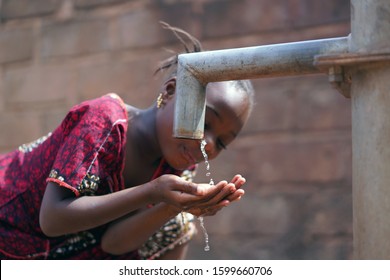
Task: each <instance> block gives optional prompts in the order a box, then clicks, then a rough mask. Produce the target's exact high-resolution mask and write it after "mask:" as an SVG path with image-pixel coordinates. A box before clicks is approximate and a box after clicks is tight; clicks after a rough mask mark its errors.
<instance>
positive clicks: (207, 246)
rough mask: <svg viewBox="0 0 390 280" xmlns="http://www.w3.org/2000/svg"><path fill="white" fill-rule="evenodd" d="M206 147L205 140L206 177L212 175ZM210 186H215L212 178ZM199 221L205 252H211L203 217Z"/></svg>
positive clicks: (203, 149) (202, 148)
mask: <svg viewBox="0 0 390 280" xmlns="http://www.w3.org/2000/svg"><path fill="white" fill-rule="evenodd" d="M206 145H207V142H206V140H204V139H203V140H202V141H201V142H200V150H201V151H202V155H203V157H204V162H205V164H206V176H210V175H211V173H210V163H209V158H208V156H207V153H206V149H205V147H206ZM209 184H210V185H211V186H213V185H214V181H213V179H212V178H210V183H209ZM198 220H199V223H200V227H201V228H202V231H203V235H204V240H205V243H206V245H205V247H204V250H205V251H210V245H209V235H208V233H207V230H206V227H205V225H204V220H203V217H202V216H200V217H198Z"/></svg>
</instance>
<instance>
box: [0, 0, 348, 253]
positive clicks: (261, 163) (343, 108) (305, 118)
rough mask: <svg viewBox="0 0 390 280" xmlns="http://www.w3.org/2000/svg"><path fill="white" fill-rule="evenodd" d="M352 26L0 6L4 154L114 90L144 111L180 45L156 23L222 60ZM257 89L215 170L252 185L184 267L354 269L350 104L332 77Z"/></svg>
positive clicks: (343, 21)
mask: <svg viewBox="0 0 390 280" xmlns="http://www.w3.org/2000/svg"><path fill="white" fill-rule="evenodd" d="M349 17H350V7H349V1H347V0H342V1H340V0H338V1H336V0H329V1H321V0H274V1H272V4H271V3H270V1H265V0H155V1H152V0H149V1H148V0H131V1H125V0H35V1H29V0H2V1H0V20H1V22H0V131H1V133H0V152H5V151H9V150H11V149H13V148H15V147H16V146H18V145H20V144H22V143H25V142H29V141H31V140H34V139H36V138H38V137H40V136H41V135H43V134H46V133H47V132H49V131H50V130H52V129H53V128H54V127H56V125H58V123H59V122H60V121H61V119H62V118H63V117H64V115H65V114H66V112H67V110H68V109H69V108H70V107H71V106H72V105H74V104H76V103H78V102H80V101H82V100H85V99H87V98H93V97H97V96H100V95H101V94H104V93H106V92H117V93H118V94H120V95H121V96H122V97H123V98H124V99H125V101H126V102H128V103H130V104H133V105H136V106H139V107H147V106H149V104H151V102H153V100H154V98H155V96H156V95H157V92H158V86H159V82H160V80H159V79H158V78H154V77H152V73H153V71H154V69H155V67H156V65H157V63H158V61H160V60H161V59H163V58H166V57H167V56H168V53H167V52H166V51H165V50H164V49H163V48H175V49H176V47H177V45H176V43H175V40H174V38H173V36H172V35H171V34H170V33H169V32H167V31H164V30H163V29H162V28H161V27H160V26H159V23H158V21H159V20H164V21H167V22H169V23H170V24H172V25H176V26H179V27H182V28H184V29H186V30H188V31H189V32H191V33H192V34H194V35H195V36H197V37H198V38H200V39H201V41H202V42H203V45H204V47H205V48H206V49H222V48H233V47H246V46H255V45H263V44H271V43H282V42H290V41H301V40H308V39H317V38H328V37H337V36H346V35H347V34H348V33H349V30H350V26H349ZM253 82H254V85H255V88H256V92H257V93H256V107H255V110H254V112H253V115H252V116H251V118H250V120H249V122H248V124H247V125H246V127H245V128H244V131H243V133H242V134H241V135H240V136H239V138H238V139H237V141H235V142H234V143H233V144H232V145H231V146H229V148H228V151H227V152H225V153H224V154H222V155H221V157H220V158H219V159H216V160H215V161H213V162H212V163H211V171H212V174H213V178H214V179H215V180H220V179H228V178H230V177H231V176H232V175H233V174H235V173H241V174H243V175H244V176H245V177H246V178H247V181H248V183H247V185H246V187H245V188H246V191H247V194H246V196H245V197H244V198H243V199H242V201H241V202H240V203H236V204H235V205H232V206H231V207H229V208H227V209H225V210H224V211H223V212H222V213H220V214H219V215H218V216H215V217H210V218H206V219H205V222H206V227H207V229H208V231H209V236H210V245H211V248H212V249H211V251H210V252H204V251H203V245H204V240H203V235H202V234H201V233H199V234H198V235H197V237H196V239H195V241H194V242H193V243H192V245H191V248H190V251H189V258H192V259H349V258H351V256H352V255H351V254H352V205H351V204H352V202H351V200H352V199H351V134H350V129H351V120H350V101H349V100H347V99H345V98H344V97H342V96H341V95H340V94H339V93H338V92H337V91H336V90H334V89H332V87H331V86H330V85H329V83H328V82H327V77H326V76H325V75H311V76H300V77H288V78H272V79H258V80H254V81H253ZM197 179H198V180H206V178H205V177H204V172H203V171H202V169H201V170H200V171H199V175H198V177H197Z"/></svg>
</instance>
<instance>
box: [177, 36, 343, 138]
mask: <svg viewBox="0 0 390 280" xmlns="http://www.w3.org/2000/svg"><path fill="white" fill-rule="evenodd" d="M347 52H348V37H339V38H329V39H320V40H310V41H301V42H293V43H283V44H273V45H264V46H256V47H246V48H236V49H225V50H216V51H206V52H199V53H189V54H182V55H179V60H178V61H179V62H178V70H177V84H176V103H175V116H174V128H173V130H174V131H173V136H174V137H177V138H188V139H202V138H203V132H204V117H205V105H206V85H207V84H208V83H209V82H219V81H228V80H241V79H255V78H261V77H276V76H292V75H301V74H314V73H319V72H321V71H320V70H319V69H318V68H317V67H316V66H315V65H314V60H315V56H317V55H330V54H341V53H347Z"/></svg>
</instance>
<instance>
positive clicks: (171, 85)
mask: <svg viewBox="0 0 390 280" xmlns="http://www.w3.org/2000/svg"><path fill="white" fill-rule="evenodd" d="M162 92H163V95H164V100H169V99H171V98H172V97H173V96H174V95H175V93H176V77H172V78H170V79H169V80H167V81H166V82H165V83H164V88H163V90H162Z"/></svg>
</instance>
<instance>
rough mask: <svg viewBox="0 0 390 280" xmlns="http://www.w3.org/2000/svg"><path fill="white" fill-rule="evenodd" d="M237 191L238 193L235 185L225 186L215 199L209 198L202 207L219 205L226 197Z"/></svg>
mask: <svg viewBox="0 0 390 280" xmlns="http://www.w3.org/2000/svg"><path fill="white" fill-rule="evenodd" d="M235 191H236V187H235V186H234V184H232V183H229V184H227V185H225V186H224V188H223V189H222V190H221V191H220V192H218V193H216V194H215V195H214V196H213V197H211V198H209V199H208V200H207V201H205V202H204V203H202V205H201V206H202V207H210V206H214V205H217V204H218V203H220V202H221V201H222V200H223V199H224V198H225V197H227V196H229V195H231V194H233V193H234V192H235Z"/></svg>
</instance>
